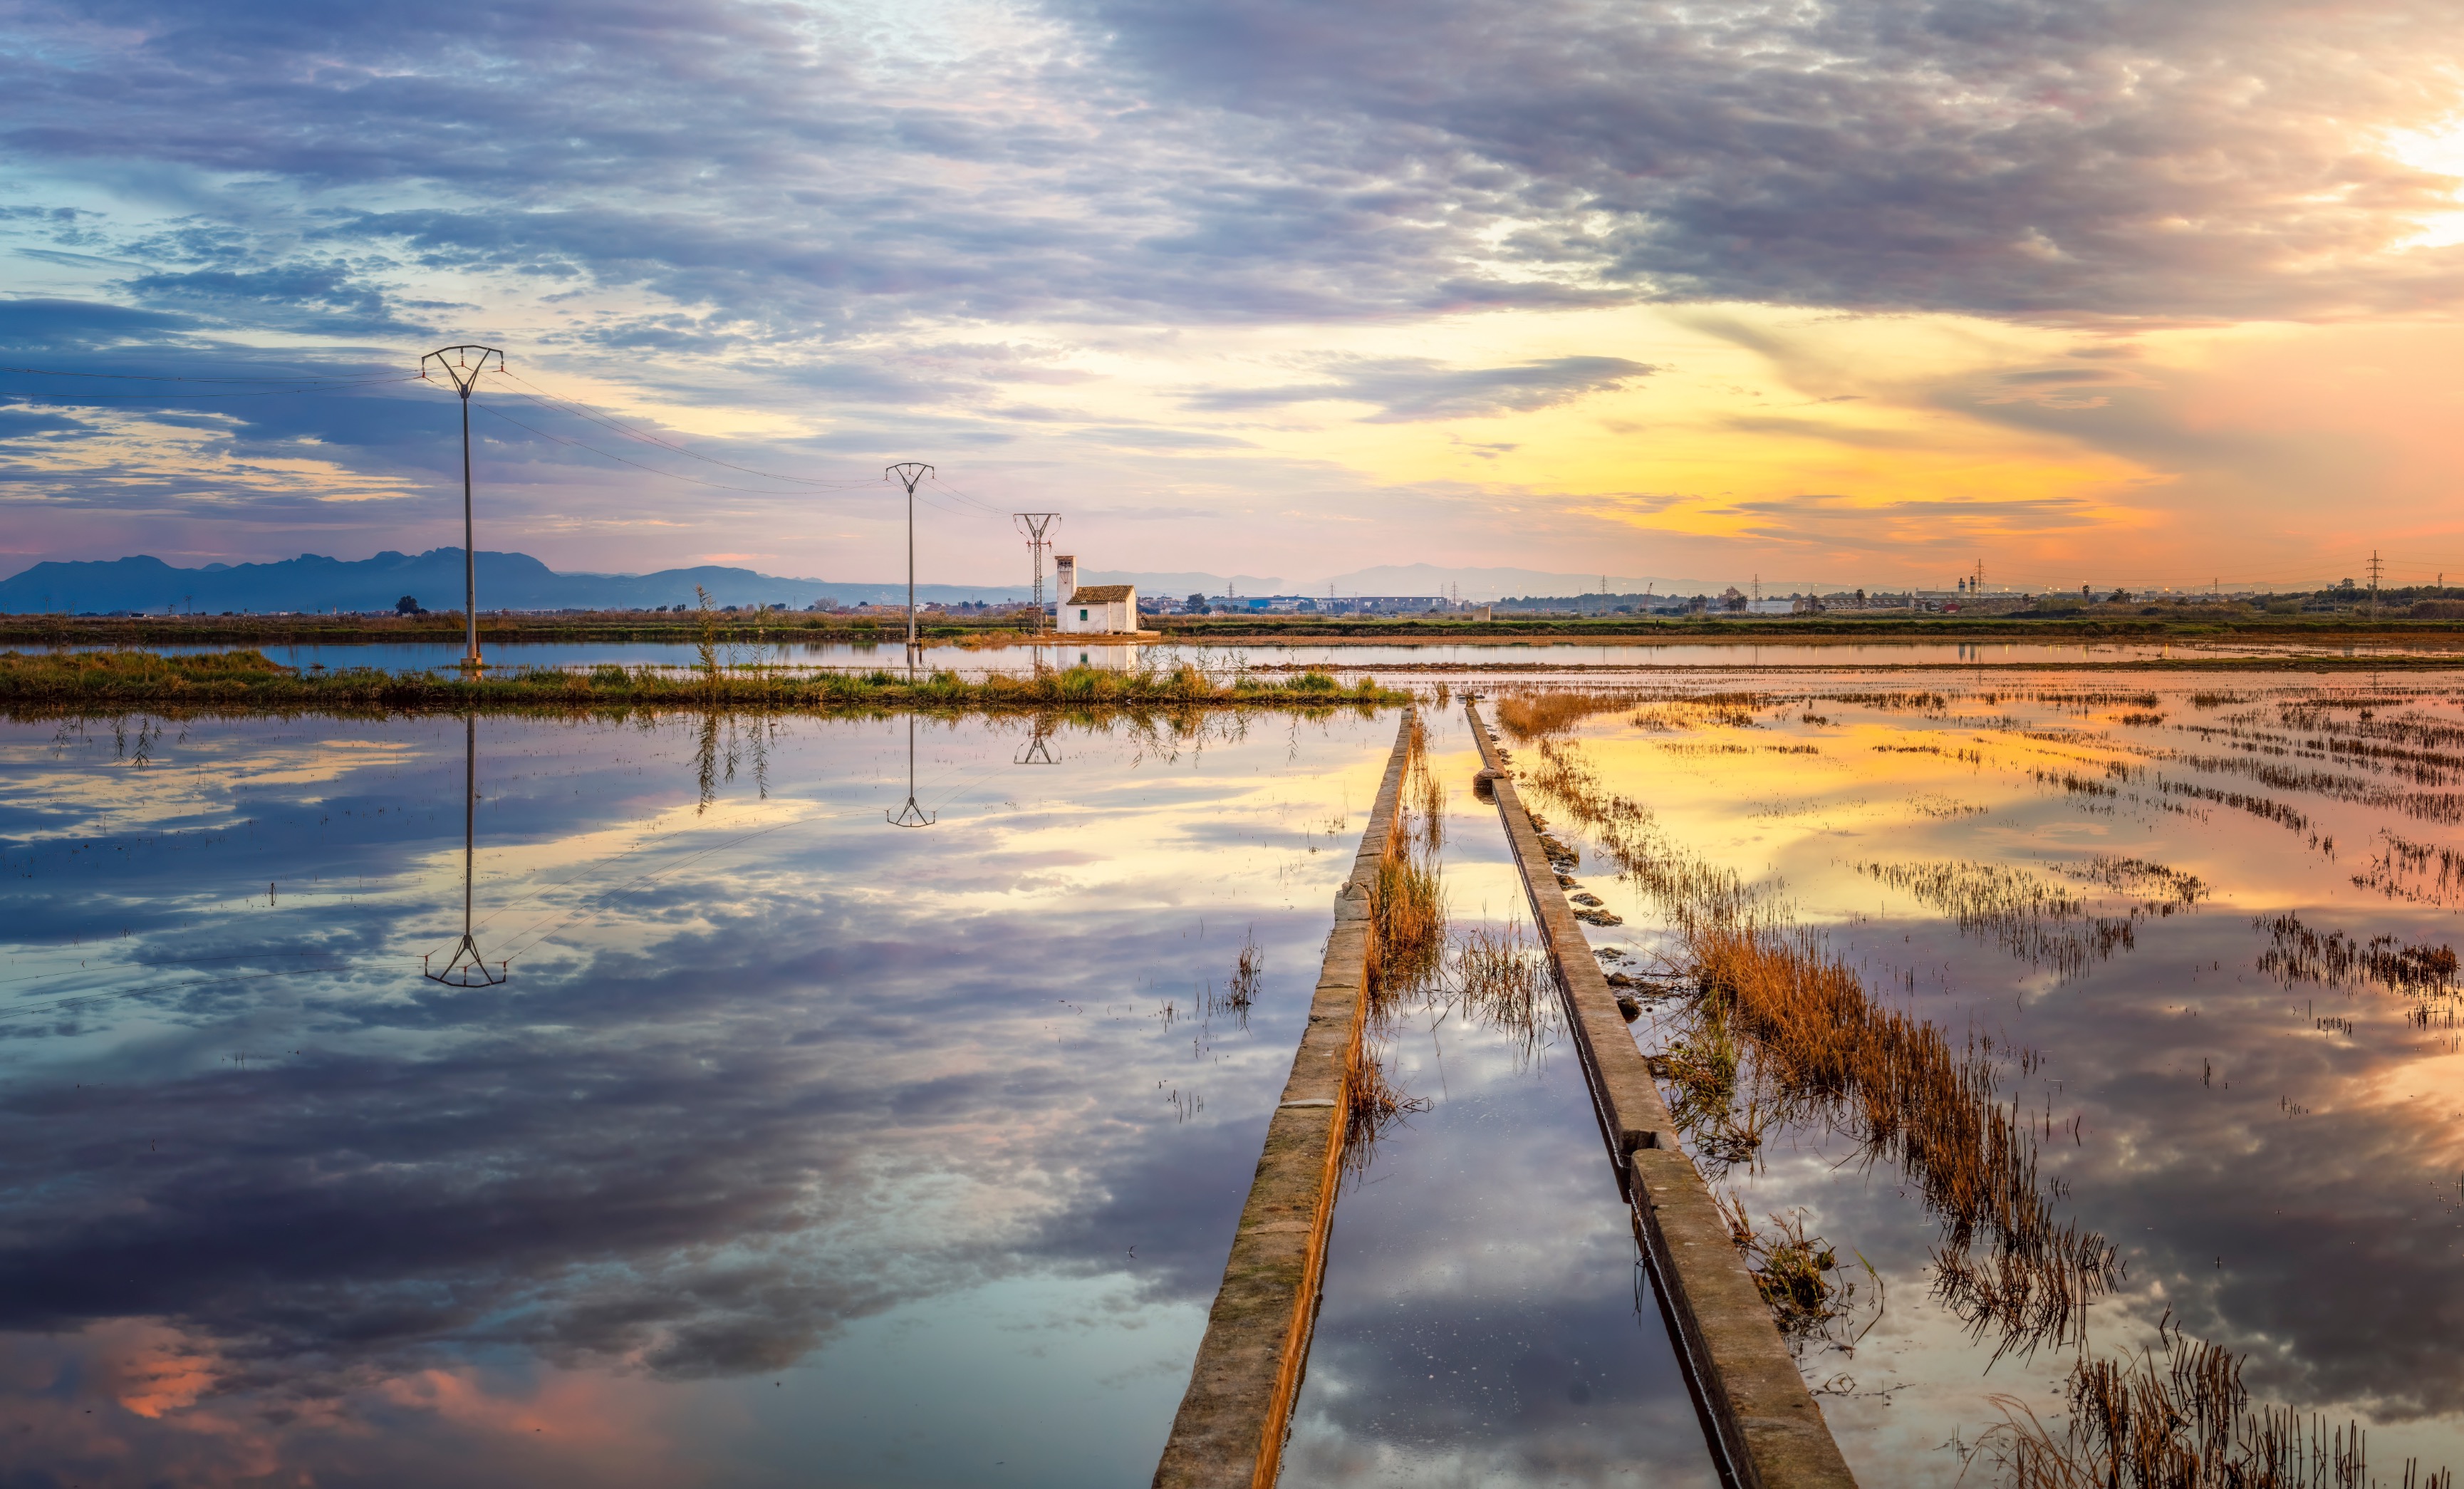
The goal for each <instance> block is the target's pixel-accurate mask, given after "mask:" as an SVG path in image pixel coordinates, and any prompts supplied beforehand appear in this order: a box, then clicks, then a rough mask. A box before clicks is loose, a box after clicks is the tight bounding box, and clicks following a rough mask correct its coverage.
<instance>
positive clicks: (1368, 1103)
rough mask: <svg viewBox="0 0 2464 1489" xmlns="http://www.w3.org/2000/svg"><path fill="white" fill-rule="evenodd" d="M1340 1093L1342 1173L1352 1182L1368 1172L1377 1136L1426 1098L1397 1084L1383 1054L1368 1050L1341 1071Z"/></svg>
mask: <svg viewBox="0 0 2464 1489" xmlns="http://www.w3.org/2000/svg"><path fill="white" fill-rule="evenodd" d="M1343 1095H1344V1103H1343V1106H1344V1117H1343V1176H1344V1178H1345V1179H1346V1180H1347V1181H1349V1182H1355V1183H1356V1182H1357V1181H1358V1180H1359V1178H1360V1176H1361V1175H1362V1174H1364V1173H1366V1172H1368V1170H1369V1161H1370V1159H1371V1157H1372V1156H1373V1155H1374V1154H1375V1149H1376V1146H1377V1141H1378V1139H1380V1138H1383V1137H1384V1136H1385V1135H1386V1134H1387V1133H1388V1132H1390V1131H1392V1130H1393V1129H1394V1127H1395V1124H1396V1123H1397V1122H1401V1121H1403V1120H1404V1119H1405V1118H1406V1117H1410V1116H1414V1115H1416V1114H1418V1113H1420V1112H1425V1111H1427V1110H1428V1109H1429V1100H1428V1098H1426V1097H1419V1096H1414V1095H1412V1094H1411V1093H1410V1092H1408V1091H1405V1090H1404V1089H1403V1088H1402V1087H1401V1086H1400V1085H1398V1084H1397V1083H1396V1080H1395V1078H1394V1077H1393V1076H1392V1075H1390V1074H1388V1072H1387V1069H1386V1061H1385V1058H1384V1056H1381V1055H1378V1054H1376V1053H1375V1052H1373V1051H1369V1050H1363V1051H1362V1052H1361V1056H1360V1058H1359V1059H1358V1060H1357V1061H1356V1062H1354V1063H1353V1067H1352V1069H1351V1070H1350V1071H1348V1072H1346V1073H1345V1075H1344V1078H1343Z"/></svg>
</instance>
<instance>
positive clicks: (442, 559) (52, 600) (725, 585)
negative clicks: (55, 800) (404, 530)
mask: <svg viewBox="0 0 2464 1489" xmlns="http://www.w3.org/2000/svg"><path fill="white" fill-rule="evenodd" d="M695 585H699V586H701V587H702V588H703V589H707V590H709V591H710V597H711V600H712V602H713V603H714V604H718V605H757V604H759V605H784V606H789V607H792V608H794V609H797V610H802V609H803V608H804V607H806V606H808V605H810V604H812V603H813V602H814V601H815V600H823V599H828V600H835V601H837V602H838V603H840V604H842V605H863V604H886V603H890V602H893V601H895V602H897V603H901V604H904V603H905V602H906V599H907V586H906V585H905V584H904V583H903V582H902V583H898V584H831V583H828V582H826V581H824V580H820V579H783V578H781V577H779V576H777V575H774V574H759V573H755V572H754V571H753V570H752V569H749V568H727V567H718V566H715V565H703V566H701V567H695V568H667V569H661V570H660V571H659V572H657V573H655V574H560V573H558V572H556V571H555V570H554V569H551V568H549V567H547V566H546V565H545V564H542V563H540V562H539V560H537V559H535V558H533V557H531V556H530V555H529V554H527V553H491V552H488V551H487V550H486V549H484V548H483V549H481V550H480V552H479V608H480V609H481V610H482V611H493V610H517V611H543V610H568V609H570V610H602V609H607V610H616V609H632V608H637V607H639V608H648V607H651V606H658V605H691V604H693V586H695ZM405 595H408V596H410V597H411V598H412V599H414V600H417V601H418V602H419V603H420V605H421V606H423V607H425V608H426V609H429V610H432V611H450V610H460V609H461V608H462V550H461V549H460V548H430V549H429V550H428V551H427V552H425V553H396V552H393V551H391V550H387V551H385V552H383V553H380V554H378V555H377V556H376V557H374V558H369V559H360V560H357V561H347V560H343V559H333V558H325V557H322V556H321V555H319V554H315V553H302V554H301V555H299V556H298V557H297V558H296V559H283V560H281V561H280V562H278V563H273V564H209V565H207V566H206V567H203V568H175V567H172V566H170V565H168V564H165V563H164V562H163V561H162V560H161V559H158V558H148V557H143V556H141V557H137V558H124V559H114V560H111V561H109V562H103V563H82V564H75V563H72V564H62V563H42V564H37V565H35V566H34V567H32V568H29V569H27V570H26V571H25V572H23V573H20V574H16V575H13V576H11V577H10V578H8V579H6V580H0V611H7V612H14V613H23V612H27V611H71V612H87V611H151V612H153V613H156V614H160V613H162V612H163V611H166V610H174V611H203V612H207V613H210V614H219V613H221V612H222V611H256V612H258V613H263V612H266V611H335V610H341V611H389V610H392V609H393V608H394V606H395V604H396V602H398V601H399V600H401V599H402V597H403V596H405ZM915 597H916V598H917V599H918V600H923V601H933V602H936V603H939V604H944V605H947V604H955V603H957V602H958V601H962V600H983V601H988V602H993V603H999V602H1001V601H1004V600H1012V599H1024V598H1026V597H1027V590H1026V587H1025V586H1023V585H1010V586H1006V587H1004V586H977V585H917V586H916V587H915Z"/></svg>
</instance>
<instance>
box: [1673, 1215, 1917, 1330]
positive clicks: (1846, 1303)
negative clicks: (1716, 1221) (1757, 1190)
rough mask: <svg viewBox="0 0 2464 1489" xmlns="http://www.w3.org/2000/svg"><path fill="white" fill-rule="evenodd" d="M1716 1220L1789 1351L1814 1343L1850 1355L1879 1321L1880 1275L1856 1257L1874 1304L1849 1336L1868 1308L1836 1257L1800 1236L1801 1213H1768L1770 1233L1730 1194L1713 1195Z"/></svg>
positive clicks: (1814, 1238)
mask: <svg viewBox="0 0 2464 1489" xmlns="http://www.w3.org/2000/svg"><path fill="white" fill-rule="evenodd" d="M1714 1201H1715V1203H1717V1204H1718V1205H1719V1207H1720V1214H1721V1217H1722V1218H1723V1219H1725V1220H1727V1223H1728V1239H1729V1240H1731V1241H1733V1242H1735V1243H1736V1247H1737V1251H1738V1252H1739V1254H1741V1255H1742V1256H1744V1257H1745V1258H1746V1270H1747V1272H1748V1274H1749V1275H1750V1276H1751V1277H1752V1278H1753V1279H1754V1291H1755V1292H1757V1293H1759V1294H1761V1295H1762V1300H1763V1305H1764V1306H1765V1307H1768V1308H1769V1309H1771V1317H1772V1319H1773V1320H1774V1321H1775V1322H1777V1323H1778V1324H1779V1331H1780V1334H1781V1337H1783V1338H1785V1339H1786V1340H1787V1341H1788V1342H1789V1345H1790V1346H1791V1348H1792V1349H1793V1348H1795V1347H1797V1346H1800V1345H1808V1344H1812V1343H1815V1342H1816V1341H1819V1342H1821V1343H1823V1344H1827V1345H1831V1346H1833V1347H1834V1348H1837V1349H1840V1350H1843V1351H1851V1352H1853V1351H1854V1350H1855V1348H1856V1346H1857V1345H1858V1344H1859V1342H1860V1341H1861V1340H1863V1339H1864V1337H1865V1335H1866V1333H1867V1332H1869V1331H1870V1330H1871V1329H1872V1328H1873V1326H1874V1325H1875V1323H1877V1322H1881V1304H1882V1278H1881V1274H1880V1273H1878V1272H1876V1271H1875V1270H1874V1267H1873V1264H1872V1263H1871V1262H1868V1261H1866V1260H1865V1258H1864V1257H1863V1256H1859V1257H1858V1258H1857V1260H1858V1262H1859V1265H1861V1266H1863V1267H1864V1269H1865V1277H1866V1279H1867V1281H1869V1282H1870V1283H1872V1285H1873V1289H1874V1293H1873V1299H1874V1300H1873V1304H1872V1307H1871V1309H1870V1316H1869V1317H1868V1318H1867V1319H1866V1321H1865V1327H1864V1328H1862V1329H1859V1330H1858V1331H1857V1332H1856V1333H1855V1334H1853V1335H1851V1334H1849V1333H1847V1332H1846V1330H1845V1329H1844V1327H1842V1325H1844V1324H1845V1323H1846V1322H1847V1321H1849V1320H1850V1319H1852V1318H1855V1317H1856V1316H1857V1315H1858V1314H1859V1313H1867V1312H1868V1311H1869V1310H1868V1309H1866V1308H1865V1307H1863V1306H1860V1305H1859V1302H1858V1301H1857V1298H1858V1293H1859V1288H1858V1285H1857V1283H1856V1282H1855V1281H1853V1280H1851V1279H1850V1278H1848V1277H1847V1275H1846V1269H1845V1268H1843V1267H1841V1266H1840V1265H1839V1256H1838V1253H1837V1251H1836V1250H1835V1249H1834V1248H1833V1247H1832V1245H1831V1243H1830V1242H1828V1241H1826V1240H1824V1239H1823V1238H1822V1237H1820V1236H1818V1235H1808V1234H1806V1233H1805V1214H1804V1211H1791V1212H1790V1213H1788V1214H1786V1215H1771V1216H1770V1217H1769V1218H1770V1220H1771V1230H1769V1231H1757V1230H1756V1229H1755V1228H1754V1224H1753V1221H1752V1220H1751V1219H1749V1218H1748V1216H1747V1214H1746V1205H1745V1201H1743V1200H1741V1199H1739V1198H1737V1197H1736V1196H1735V1195H1733V1194H1729V1195H1715V1196H1714Z"/></svg>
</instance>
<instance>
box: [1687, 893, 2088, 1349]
mask: <svg viewBox="0 0 2464 1489" xmlns="http://www.w3.org/2000/svg"><path fill="white" fill-rule="evenodd" d="M1683 931H1684V935H1685V938H1686V943H1687V945H1688V948H1689V950H1690V952H1691V953H1692V956H1693V959H1694V963H1695V967H1696V968H1697V975H1698V976H1699V977H1700V978H1701V981H1702V987H1703V992H1702V995H1701V996H1700V997H1699V998H1698V999H1697V1001H1696V1003H1695V1005H1694V1008H1693V1010H1692V1016H1693V1019H1694V1022H1695V1023H1696V1025H1697V1026H1698V1027H1701V1028H1718V1029H1721V1030H1723V1031H1726V1033H1727V1036H1728V1037H1731V1038H1734V1039H1735V1040H1736V1041H1738V1042H1739V1043H1740V1044H1741V1045H1748V1046H1750V1048H1751V1050H1752V1053H1753V1059H1754V1065H1755V1073H1756V1075H1757V1076H1758V1077H1759V1078H1761V1079H1762V1080H1763V1081H1765V1082H1767V1085H1768V1089H1769V1090H1770V1091H1771V1092H1773V1093H1775V1094H1776V1100H1777V1101H1778V1102H1780V1103H1782V1104H1784V1105H1785V1107H1786V1108H1788V1109H1789V1110H1790V1111H1791V1112H1792V1113H1796V1112H1803V1113H1805V1114H1808V1115H1813V1114H1815V1113H1818V1114H1820V1115H1821V1116H1823V1117H1825V1118H1827V1119H1828V1120H1829V1121H1830V1122H1832V1123H1833V1124H1834V1125H1835V1126H1836V1127H1837V1128H1838V1129H1839V1130H1841V1131H1844V1132H1846V1133H1848V1134H1850V1135H1851V1136H1853V1137H1855V1138H1856V1139H1857V1141H1858V1142H1859V1143H1860V1144H1862V1145H1864V1147H1865V1149H1866V1151H1867V1154H1868V1156H1869V1158H1881V1159H1887V1160H1889V1161H1892V1162H1895V1163H1897V1164H1898V1165H1899V1166H1900V1167H1901V1168H1902V1169H1903V1171H1904V1172H1905V1173H1906V1174H1907V1175H1908V1178H1909V1180H1910V1181H1911V1183H1912V1184H1913V1186H1914V1187H1915V1189H1917V1191H1918V1192H1919V1194H1920V1195H1921V1196H1922V1197H1923V1198H1924V1200H1925V1206H1926V1208H1927V1209H1928V1210H1930V1211H1933V1212H1934V1214H1935V1215H1936V1217H1937V1218H1939V1219H1940V1220H1941V1222H1942V1224H1943V1227H1944V1235H1943V1242H1942V1244H1941V1246H1940V1247H1939V1248H1937V1250H1936V1252H1935V1262H1936V1270H1935V1293H1936V1296H1938V1297H1940V1298H1941V1299H1942V1300H1943V1301H1944V1302H1945V1303H1947V1305H1948V1306H1950V1307H1951V1308H1952V1309H1953V1311H1955V1312H1956V1313H1958V1314H1959V1316H1960V1317H1961V1318H1962V1319H1964V1320H1965V1321H1967V1322H1968V1323H1969V1326H1970V1327H1971V1328H1973V1329H1974V1330H1975V1331H1976V1332H1977V1333H1979V1334H1980V1335H1982V1334H1984V1333H1986V1332H1988V1331H1989V1330H1991V1331H1995V1332H1997V1333H1998V1335H1999V1340H1998V1347H1997V1350H1996V1353H1997V1354H1998V1353H2000V1352H2001V1351H2002V1350H2008V1349H2013V1348H2016V1349H2020V1350H2022V1351H2028V1350H2033V1349H2035V1347H2036V1346H2037V1345H2042V1344H2046V1343H2058V1342H2061V1341H2063V1340H2066V1339H2077V1338H2079V1337H2080V1335H2081V1333H2082V1331H2083V1330H2084V1328H2085V1325H2086V1313H2085V1309H2086V1305H2087V1304H2088V1303H2089V1302H2090V1301H2092V1300H2095V1299H2096V1298H2098V1297H2101V1296H2102V1295H2103V1294H2105V1293H2107V1292H2109V1291H2111V1290H2112V1289H2113V1287H2114V1286H2115V1285H2116V1284H2118V1283H2119V1282H2120V1280H2121V1278H2122V1263H2121V1259H2120V1257H2119V1256H2118V1255H2117V1254H2116V1253H2115V1251H2114V1249H2113V1248H2112V1246H2110V1245H2109V1244H2107V1242H2106V1241H2105V1240H2104V1238H2103V1237H2102V1236H2101V1235H2097V1234H2095V1233H2081V1232H2079V1230H2078V1229H2077V1228H2076V1227H2074V1226H2071V1225H2066V1224H2060V1223H2057V1221H2056V1220H2055V1218H2054V1215H2053V1211H2052V1209H2051V1206H2050V1205H2049V1204H2048V1202H2047V1200H2046V1197H2045V1193H2044V1189H2043V1187H2042V1185H2041V1184H2040V1183H2039V1182H2038V1180H2037V1177H2036V1146H2035V1140H2034V1139H2033V1138H2032V1137H2030V1136H2029V1134H2028V1132H2027V1130H2026V1128H2025V1127H2024V1126H2023V1125H2022V1124H2021V1122H2020V1120H2019V1117H2018V1114H2017V1113H2016V1111H2015V1110H2014V1109H2013V1108H2012V1107H2010V1106H2008V1105H2005V1104H2004V1103H2003V1102H2002V1100H2000V1095H1999V1090H1998V1084H1997V1080H1996V1078H1995V1074H1994V1062H1993V1058H1992V1051H1991V1047H1990V1045H1987V1046H1981V1047H1980V1046H1977V1045H1970V1046H1969V1048H1968V1049H1967V1050H1966V1051H1964V1052H1962V1051H1956V1050H1954V1049H1953V1048H1952V1047H1951V1045H1950V1042H1949V1041H1948V1040H1947V1038H1945V1037H1944V1035H1943V1033H1942V1031H1941V1030H1939V1029H1937V1028H1936V1027H1934V1026H1933V1025H1932V1024H1930V1023H1927V1022H1925V1021H1923V1020H1921V1019H1916V1018H1912V1017H1910V1016H1908V1015H1906V1014H1904V1013H1902V1012H1899V1011H1896V1010H1892V1009H1887V1008H1884V1007H1882V1006H1881V1005H1879V1004H1877V1003H1876V1002H1875V1001H1874V1000H1873V999H1871V998H1870V997H1868V996H1867V995H1866V992H1865V989H1864V987H1863V986H1862V984H1860V983H1859V980H1858V978H1857V975H1856V973H1855V972H1854V971H1853V970H1851V969H1850V968H1849V967H1847V965H1846V964H1844V963H1842V962H1840V961H1839V960H1837V958H1835V957H1832V956H1829V955H1828V954H1826V953H1824V952H1823V951H1822V950H1821V949H1820V948H1819V947H1818V946H1817V945H1815V942H1814V940H1813V939H1812V938H1811V937H1808V936H1803V935H1788V934H1784V933H1782V932H1781V931H1779V930H1777V929H1775V928H1772V927H1771V926H1769V925H1765V924H1759V923H1755V922H1753V920H1752V919H1751V918H1750V917H1740V916H1738V915H1736V914H1734V913H1733V912H1732V911H1730V910H1728V909H1727V908H1725V907H1721V906H1716V905H1715V906H1713V907H1711V909H1710V910H1709V912H1708V913H1701V914H1698V915H1696V916H1695V917H1694V918H1693V919H1692V920H1691V921H1690V922H1688V923H1686V924H1685V925H1684V926H1683ZM1695 1037H1697V1038H1698V1039H1699V1038H1700V1037H1702V1035H1700V1034H1698V1035H1696V1036H1695ZM1979 1248H1982V1249H1983V1250H1984V1251H1985V1252H1986V1254H1987V1255H1986V1256H1985V1257H1984V1258H1983V1260H1982V1261H1981V1262H1980V1261H1977V1260H1974V1259H1972V1257H1971V1254H1972V1253H1973V1252H1975V1251H1976V1250H1978V1249H1979Z"/></svg>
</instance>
